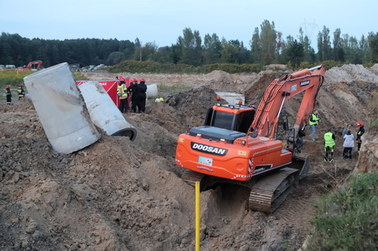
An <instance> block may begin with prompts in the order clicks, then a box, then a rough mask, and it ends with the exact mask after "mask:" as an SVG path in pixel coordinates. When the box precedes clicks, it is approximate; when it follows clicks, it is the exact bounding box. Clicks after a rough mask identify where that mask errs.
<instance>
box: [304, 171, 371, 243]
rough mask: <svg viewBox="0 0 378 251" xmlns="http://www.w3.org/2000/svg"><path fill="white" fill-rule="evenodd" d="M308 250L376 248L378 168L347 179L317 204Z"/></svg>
mask: <svg viewBox="0 0 378 251" xmlns="http://www.w3.org/2000/svg"><path fill="white" fill-rule="evenodd" d="M313 226H314V231H313V233H312V236H311V238H310V240H309V245H308V247H309V248H308V250H377V248H378V170H375V171H374V172H372V173H369V174H359V175H356V176H353V177H351V178H350V180H349V182H348V183H347V184H346V185H345V186H344V187H343V188H342V189H340V190H339V191H336V192H334V193H332V194H329V195H327V196H326V197H324V198H323V199H322V200H321V201H320V202H319V203H318V205H317V211H316V216H315V218H314V220H313Z"/></svg>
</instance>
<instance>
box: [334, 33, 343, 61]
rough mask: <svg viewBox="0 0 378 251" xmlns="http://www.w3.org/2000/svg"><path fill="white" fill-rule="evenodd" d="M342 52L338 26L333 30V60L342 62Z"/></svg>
mask: <svg viewBox="0 0 378 251" xmlns="http://www.w3.org/2000/svg"><path fill="white" fill-rule="evenodd" d="M344 54H345V53H344V48H343V47H342V42H341V30H340V28H338V29H336V30H335V32H333V58H334V60H335V61H341V62H344V61H345V57H344Z"/></svg>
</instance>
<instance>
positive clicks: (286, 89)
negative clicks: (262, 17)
mask: <svg viewBox="0 0 378 251" xmlns="http://www.w3.org/2000/svg"><path fill="white" fill-rule="evenodd" d="M324 75H325V67H324V66H323V65H319V66H316V67H313V68H310V69H303V70H300V71H297V72H294V73H291V74H289V73H285V74H284V75H282V76H281V77H280V78H278V79H275V80H273V81H272V83H271V84H270V85H269V86H268V88H267V89H266V91H265V93H264V95H263V98H262V100H261V102H260V104H259V106H258V107H257V109H256V108H255V107H253V106H248V105H243V104H241V105H220V104H218V105H215V106H213V107H212V108H211V109H209V111H208V114H207V117H206V121H205V125H204V126H199V127H193V128H191V129H190V130H189V132H188V133H185V134H181V135H180V136H179V137H178V142H177V148H176V159H175V161H176V164H177V165H178V166H180V167H183V168H184V169H185V170H184V173H183V175H182V178H183V179H184V180H186V181H188V182H195V181H200V182H201V190H202V191H204V190H207V189H211V188H214V187H216V186H217V185H218V184H222V183H231V184H236V185H241V186H244V187H247V188H248V189H250V194H249V207H250V208H251V209H253V210H258V211H263V212H268V213H269V212H273V211H274V210H276V209H277V208H278V207H279V205H280V204H281V203H282V202H283V201H284V200H285V198H286V197H287V195H288V194H289V193H290V190H291V188H292V187H294V185H296V184H297V183H298V182H299V180H300V179H303V178H304V177H306V176H307V174H308V169H309V161H308V158H307V156H306V155H304V154H301V153H300V149H299V144H298V142H300V141H301V139H302V137H303V135H304V134H302V133H301V132H303V129H304V128H305V125H306V122H307V119H308V117H309V115H310V113H311V112H312V110H313V108H314V105H315V101H316V97H317V94H318V91H319V88H320V87H321V85H322V83H323V80H324ZM299 93H302V94H303V96H302V101H301V104H300V107H299V109H298V111H297V116H296V121H295V123H294V126H293V127H292V128H290V129H289V130H287V132H288V133H286V135H287V137H285V141H284V140H283V139H277V131H278V129H277V128H278V124H279V121H280V115H281V113H282V110H283V107H284V103H285V101H286V100H288V99H290V98H292V97H294V96H296V95H297V94H299ZM286 127H287V126H286ZM284 142H285V146H284Z"/></svg>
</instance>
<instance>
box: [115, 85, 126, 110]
mask: <svg viewBox="0 0 378 251" xmlns="http://www.w3.org/2000/svg"><path fill="white" fill-rule="evenodd" d="M117 96H118V98H119V101H120V104H119V110H120V111H121V112H122V113H126V112H127V108H128V107H127V96H128V92H127V87H126V84H125V81H120V82H119V85H118V86H117Z"/></svg>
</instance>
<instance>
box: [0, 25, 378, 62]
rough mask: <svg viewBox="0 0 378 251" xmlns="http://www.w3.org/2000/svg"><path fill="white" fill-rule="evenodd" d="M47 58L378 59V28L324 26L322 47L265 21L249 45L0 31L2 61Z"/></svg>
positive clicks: (187, 33) (212, 37)
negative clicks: (348, 30)
mask: <svg viewBox="0 0 378 251" xmlns="http://www.w3.org/2000/svg"><path fill="white" fill-rule="evenodd" d="M34 60H42V61H43V62H44V66H45V67H48V66H51V65H55V64H58V63H61V62H68V63H69V64H79V65H80V66H86V65H98V64H106V65H115V64H118V63H120V62H122V61H125V60H137V61H152V62H159V63H169V64H187V65H192V66H203V65H208V64H261V65H267V64H272V63H278V64H288V65H290V66H292V67H298V66H299V65H300V64H301V63H303V62H307V63H308V64H313V63H316V62H322V61H327V60H333V61H336V62H342V63H353V64H362V63H377V62H378V32H375V33H374V32H370V33H369V34H368V36H367V37H365V36H364V35H362V36H361V38H359V39H358V38H356V37H353V36H349V35H348V34H342V33H341V30H340V29H336V30H335V31H334V32H333V33H331V31H330V30H329V28H327V27H326V26H323V29H322V30H321V31H319V33H318V35H317V52H315V49H314V48H312V46H311V41H310V39H309V38H308V36H307V35H305V34H304V32H303V29H302V28H300V29H299V34H298V35H297V36H296V37H293V36H291V35H289V36H287V37H286V38H284V37H283V34H282V33H281V32H279V31H277V30H276V28H275V24H274V22H270V21H268V20H264V21H263V22H262V23H261V25H260V26H259V27H256V28H255V29H254V32H253V34H252V35H251V40H250V44H249V45H244V44H243V42H242V41H239V40H238V39H236V40H226V39H225V38H219V36H218V35H217V34H215V33H213V34H205V36H204V37H203V38H202V37H201V36H200V33H199V31H196V30H192V29H191V28H185V29H184V30H183V34H182V35H180V36H179V37H178V39H177V42H176V43H175V44H172V45H171V46H163V47H158V46H157V45H156V44H155V43H153V42H147V43H145V44H142V43H141V42H140V40H139V39H138V38H137V39H135V41H133V42H132V41H129V40H117V39H95V38H92V39H89V38H86V39H66V40H46V39H39V38H34V39H28V38H24V37H21V36H20V35H19V34H8V33H4V32H3V33H2V34H1V35H0V64H14V65H16V66H22V65H25V64H27V62H29V61H34Z"/></svg>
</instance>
